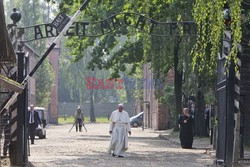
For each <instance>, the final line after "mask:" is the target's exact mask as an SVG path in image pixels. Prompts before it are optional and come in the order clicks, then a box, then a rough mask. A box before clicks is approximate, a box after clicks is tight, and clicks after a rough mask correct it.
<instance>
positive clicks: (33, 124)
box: [28, 105, 42, 144]
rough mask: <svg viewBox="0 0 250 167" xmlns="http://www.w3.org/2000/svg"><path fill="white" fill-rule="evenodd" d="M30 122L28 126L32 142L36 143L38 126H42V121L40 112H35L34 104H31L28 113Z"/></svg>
mask: <svg viewBox="0 0 250 167" xmlns="http://www.w3.org/2000/svg"><path fill="white" fill-rule="evenodd" d="M28 122H29V126H28V128H29V136H30V140H31V144H34V139H35V132H36V128H37V127H38V125H40V126H41V123H42V122H41V120H40V117H39V114H38V112H35V110H34V106H33V105H30V110H29V114H28Z"/></svg>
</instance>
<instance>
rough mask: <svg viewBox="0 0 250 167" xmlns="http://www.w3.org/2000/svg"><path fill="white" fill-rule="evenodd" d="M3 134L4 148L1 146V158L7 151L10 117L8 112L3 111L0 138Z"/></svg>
mask: <svg viewBox="0 0 250 167" xmlns="http://www.w3.org/2000/svg"><path fill="white" fill-rule="evenodd" d="M2 132H3V133H4V146H3V156H5V157H6V156H7V150H8V148H9V144H10V115H9V111H8V110H6V109H4V113H3V115H2V117H1V136H2Z"/></svg>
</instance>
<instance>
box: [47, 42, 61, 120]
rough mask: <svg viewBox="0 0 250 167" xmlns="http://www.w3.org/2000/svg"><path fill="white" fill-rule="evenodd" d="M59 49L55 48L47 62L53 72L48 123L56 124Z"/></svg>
mask: <svg viewBox="0 0 250 167" xmlns="http://www.w3.org/2000/svg"><path fill="white" fill-rule="evenodd" d="M59 49H60V48H59V47H55V48H54V49H53V50H52V51H51V52H50V54H49V62H50V63H51V65H52V69H53V71H54V81H53V84H52V86H51V95H50V107H49V123H51V124H58V65H59V64H58V63H59Z"/></svg>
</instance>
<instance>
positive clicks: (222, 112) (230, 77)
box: [216, 31, 235, 166]
mask: <svg viewBox="0 0 250 167" xmlns="http://www.w3.org/2000/svg"><path fill="white" fill-rule="evenodd" d="M230 50H231V32H230V31H224V35H223V49H222V53H221V56H220V57H219V60H218V76H217V101H218V109H217V111H218V136H217V144H216V146H217V147H216V162H217V163H218V164H219V165H228V166H230V165H231V164H232V158H233V142H234V86H235V84H234V83H235V72H234V67H235V65H234V63H233V62H232V61H231V62H230V63H229V68H228V70H227V69H226V68H225V67H224V66H225V63H226V57H227V56H228V54H229V52H230Z"/></svg>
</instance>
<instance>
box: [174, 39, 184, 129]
mask: <svg viewBox="0 0 250 167" xmlns="http://www.w3.org/2000/svg"><path fill="white" fill-rule="evenodd" d="M180 42H181V38H180V37H178V38H177V40H176V43H175V48H174V88H175V105H176V115H175V117H176V125H175V128H174V130H176V131H177V130H178V129H179V126H178V118H179V114H181V112H182V71H181V70H179V69H178V66H179V57H178V56H179V48H180Z"/></svg>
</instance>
